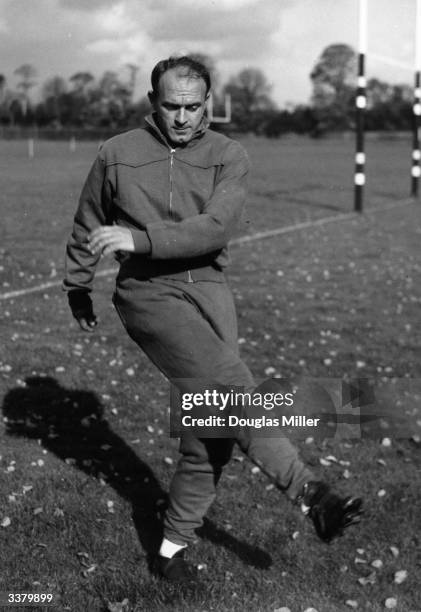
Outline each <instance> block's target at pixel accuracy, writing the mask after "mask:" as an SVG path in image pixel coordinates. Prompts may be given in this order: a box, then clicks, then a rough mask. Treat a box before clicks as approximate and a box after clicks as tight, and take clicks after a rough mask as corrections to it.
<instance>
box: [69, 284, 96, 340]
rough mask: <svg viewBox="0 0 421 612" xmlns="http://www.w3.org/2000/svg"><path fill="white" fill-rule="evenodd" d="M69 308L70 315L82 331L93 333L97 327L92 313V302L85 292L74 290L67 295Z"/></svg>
mask: <svg viewBox="0 0 421 612" xmlns="http://www.w3.org/2000/svg"><path fill="white" fill-rule="evenodd" d="M68 299H69V306H70V309H71V311H72V315H73V316H74V318H75V319H76V321H77V322H78V323H79V326H80V328H81V329H83V331H87V332H93V331H94V328H95V327H96V325H97V322H98V321H97V318H96V316H95V313H94V311H93V307H92V300H91V297H90V295H89V293H88V292H87V291H83V290H80V289H74V290H73V291H69V293H68Z"/></svg>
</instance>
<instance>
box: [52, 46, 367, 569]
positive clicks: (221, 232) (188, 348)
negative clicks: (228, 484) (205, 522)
mask: <svg viewBox="0 0 421 612" xmlns="http://www.w3.org/2000/svg"><path fill="white" fill-rule="evenodd" d="M151 80H152V91H151V92H150V93H149V99H150V102H151V104H152V107H153V111H154V112H153V114H152V116H151V117H149V118H147V121H146V125H145V127H143V128H140V129H136V130H132V131H130V132H128V133H126V134H122V135H119V136H117V137H115V138H112V139H111V140H109V141H108V142H106V143H105V144H104V146H103V147H102V149H101V151H100V152H99V154H98V157H97V159H96V161H95V163H94V165H93V167H92V169H91V171H90V173H89V176H88V178H87V181H86V183H85V186H84V188H83V191H82V195H81V198H80V203H79V208H78V210H77V213H76V216H75V222H74V228H73V233H72V236H71V238H70V240H69V243H68V246H67V259H66V279H65V281H64V288H65V290H67V291H68V297H69V303H70V307H71V309H72V312H73V315H74V317H75V318H76V319H77V321H78V322H79V325H80V327H81V328H82V329H83V330H85V331H88V332H92V331H93V329H94V327H95V325H96V317H95V315H94V312H93V309H92V302H91V299H90V296H89V293H90V291H91V289H92V281H93V277H94V272H95V267H96V265H97V262H98V260H99V258H100V256H101V254H102V255H106V254H108V253H115V254H116V256H117V258H118V260H119V261H120V270H119V273H118V276H117V281H116V291H115V294H114V304H115V307H116V309H117V311H118V313H119V316H120V318H121V320H122V322H123V325H124V327H125V328H126V330H127V332H128V334H129V335H130V336H131V338H132V339H133V340H134V341H135V342H136V343H137V344H138V345H139V347H140V348H141V349H142V350H143V351H144V352H145V353H146V354H147V355H148V357H149V358H150V359H151V361H152V362H153V363H154V364H155V365H156V366H157V367H158V368H159V369H160V370H161V371H162V372H163V373H164V374H165V376H166V377H167V378H168V379H169V380H174V379H183V380H190V381H193V382H192V384H193V387H194V384H195V383H194V381H200V380H203V379H206V380H212V381H216V382H217V384H220V385H226V386H228V387H233V386H235V387H236V388H238V387H240V388H246V389H252V388H253V387H254V382H253V377H252V375H251V374H250V372H249V370H248V368H247V367H246V365H245V364H244V363H243V361H242V360H241V359H240V357H239V355H238V346H237V345H238V343H237V326H236V314H235V307H234V304H233V300H232V295H231V292H230V290H229V288H228V286H227V284H226V281H225V277H224V268H225V267H226V265H227V263H228V255H227V244H228V241H229V239H230V237H231V236H232V234H233V232H234V230H235V227H236V225H237V222H238V220H239V218H240V216H241V212H242V208H243V203H244V199H245V195H246V177H247V173H248V169H249V162H248V159H247V155H246V153H245V151H244V149H243V148H242V147H241V146H240V145H239V144H238V143H236V142H234V141H233V140H231V139H229V138H226V137H225V136H223V135H220V134H217V133H215V132H212V131H211V130H209V129H207V125H206V120H205V118H204V113H205V107H206V101H207V99H208V97H209V91H210V78H209V74H208V71H207V70H206V68H205V67H204V66H203V65H202V64H200V63H197V62H195V61H193V60H192V59H191V58H189V57H181V58H170V59H169V60H163V61H161V62H159V63H158V64H157V66H155V68H154V70H153V72H152V77H151ZM236 437H237V439H236V440H234V439H233V438H216V439H215V438H199V437H196V436H194V435H193V434H191V433H186V434H184V433H183V435H182V437H181V442H180V452H181V459H180V461H179V463H178V466H177V469H176V472H175V475H174V477H173V480H172V483H171V486H170V492H169V505H168V508H167V510H166V514H165V517H164V539H163V542H162V545H161V548H160V550H159V553H158V555H157V569H158V571H159V572H160V573H161V574H162V575H163V576H165V577H166V578H168V579H170V580H185V579H187V578H188V577H189V576H190V569H189V566H188V564H187V563H186V561H184V558H183V554H184V548H185V547H186V546H187V544H188V543H189V542H191V541H192V539H193V537H194V530H195V529H196V528H197V527H199V526H200V525H201V524H202V519H203V517H204V515H205V513H206V511H207V510H208V508H209V506H210V504H211V503H212V501H213V499H214V497H215V487H216V484H217V482H218V480H219V477H220V475H221V472H222V468H223V466H224V465H225V464H226V463H227V462H228V460H229V458H230V455H231V451H232V448H233V444H234V442H235V441H237V442H238V443H239V445H240V447H241V448H242V450H243V451H244V452H245V453H246V454H247V455H248V456H249V457H250V459H251V460H252V461H253V462H255V463H256V464H257V465H258V466H260V468H261V469H262V470H263V471H264V472H265V473H266V474H267V475H268V476H269V477H270V478H272V479H273V480H274V481H275V483H276V484H277V486H278V487H279V488H280V489H281V490H283V491H285V492H286V494H287V495H288V496H289V497H290V499H291V500H293V501H295V502H297V503H300V504H301V505H302V508H303V510H304V511H305V512H307V513H309V515H310V516H311V518H312V519H313V522H314V524H315V527H316V530H317V533H318V534H319V536H320V537H321V538H322V539H324V540H326V541H330V540H331V539H332V538H333V537H335V536H337V535H340V534H341V533H342V531H343V529H344V527H346V526H348V525H349V524H351V523H353V522H357V521H358V520H359V516H360V513H361V500H359V499H353V498H346V499H341V498H340V497H338V496H337V495H335V494H334V493H332V492H331V491H330V490H329V488H328V486H327V485H325V484H324V483H320V482H317V481H316V480H315V478H314V476H313V474H312V473H311V472H310V471H309V470H308V469H307V468H306V467H305V466H304V465H303V463H302V462H301V460H300V459H299V457H298V454H297V451H296V450H295V448H294V447H293V446H292V445H291V443H290V442H289V441H288V440H287V439H286V438H284V437H279V438H261V437H255V436H252V435H250V432H249V431H248V430H247V428H242V429H241V430H240V431H239V433H238V435H237V434H236Z"/></svg>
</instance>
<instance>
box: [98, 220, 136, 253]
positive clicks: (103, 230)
mask: <svg viewBox="0 0 421 612" xmlns="http://www.w3.org/2000/svg"><path fill="white" fill-rule="evenodd" d="M88 248H89V250H90V251H91V253H102V255H108V254H109V253H113V252H115V251H129V252H130V253H133V252H134V250H135V246H134V242H133V236H132V233H131V231H130V230H129V229H128V228H127V227H121V226H120V225H102V226H101V227H97V228H96V229H95V230H94V231H93V232H91V233H90V234H89V236H88Z"/></svg>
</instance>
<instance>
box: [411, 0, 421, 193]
mask: <svg viewBox="0 0 421 612" xmlns="http://www.w3.org/2000/svg"><path fill="white" fill-rule="evenodd" d="M420 28H421V0H417V14H416V19H415V87H414V106H413V108H412V110H413V119H412V125H413V135H412V168H411V195H412V197H414V198H416V197H418V191H419V179H420V176H421V167H420V159H421V152H420V138H419V130H420V115H421V35H420V33H419V29H420Z"/></svg>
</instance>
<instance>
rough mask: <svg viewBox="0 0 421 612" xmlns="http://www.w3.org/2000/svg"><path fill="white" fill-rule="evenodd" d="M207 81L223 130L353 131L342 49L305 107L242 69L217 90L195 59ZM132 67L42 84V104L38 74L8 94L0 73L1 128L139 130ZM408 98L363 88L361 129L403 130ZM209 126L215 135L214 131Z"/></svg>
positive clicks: (352, 59)
mask: <svg viewBox="0 0 421 612" xmlns="http://www.w3.org/2000/svg"><path fill="white" fill-rule="evenodd" d="M194 57H195V58H196V59H198V60H199V61H202V62H203V63H204V64H205V65H206V66H207V67H208V69H209V71H210V73H211V77H212V83H213V92H214V108H215V113H216V114H219V113H220V112H221V110H220V109H221V108H222V101H223V99H224V96H225V94H229V95H230V96H231V103H232V121H231V123H230V124H229V126H228V128H225V129H229V130H230V131H235V132H239V133H246V132H249V133H250V132H251V133H255V134H258V135H264V136H268V137H279V136H281V135H282V134H286V133H290V132H294V133H299V134H310V135H312V136H319V135H322V134H324V133H327V132H332V131H344V130H351V129H353V128H354V122H355V95H356V90H355V82H356V74H357V54H356V52H355V51H354V49H353V48H352V47H350V46H348V45H345V44H334V45H329V46H328V47H326V49H324V50H323V52H322V53H321V55H320V57H319V58H318V59H317V60H316V62H315V64H314V67H313V69H312V71H311V72H310V74H309V78H310V79H311V84H312V96H311V100H310V103H309V104H301V105H296V106H293V107H290V108H287V109H279V108H278V107H277V105H276V104H275V102H274V101H273V99H272V98H271V90H272V87H271V85H270V81H269V80H268V78H267V76H266V75H265V74H264V72H263V71H262V70H260V69H258V68H245V69H244V70H241V71H240V72H239V73H238V74H236V75H234V76H232V77H231V78H230V79H229V80H228V82H227V83H223V84H221V83H220V78H219V75H218V71H217V67H216V65H215V62H214V60H213V59H212V58H211V57H209V56H207V55H203V54H194ZM138 70H139V67H138V66H136V65H134V64H126V65H125V66H124V69H123V70H122V71H121V72H120V73H117V72H115V71H110V70H107V71H105V72H104V73H103V74H102V75H101V76H100V77H99V78H95V77H94V76H93V75H92V74H91V73H90V72H86V71H85V72H84V71H81V72H77V73H75V74H73V75H72V76H71V77H70V78H69V79H68V80H66V79H64V78H63V77H61V76H54V77H52V78H49V79H48V80H47V81H45V82H44V83H43V85H42V88H41V98H40V100H39V101H38V102H37V103H33V102H32V100H31V92H32V90H33V88H34V87H35V85H37V84H38V82H37V78H38V75H37V71H36V69H35V68H34V66H32V65H31V64H24V65H22V66H20V67H18V68H17V69H16V70H15V72H14V74H15V77H16V84H15V87H14V88H10V87H9V86H8V83H7V81H6V78H5V76H4V75H1V74H0V125H3V126H38V127H50V128H55V129H56V130H58V131H59V130H60V129H63V128H79V129H87V128H108V129H113V130H116V131H118V130H124V129H128V128H131V127H135V126H138V125H139V124H140V123H141V122H142V120H143V118H144V117H145V115H147V114H148V113H149V112H150V104H149V101H148V99H147V97H146V96H144V97H142V98H140V99H138V100H136V99H135V88H136V78H137V73H138ZM412 104H413V91H412V89H411V88H410V87H409V86H408V85H391V84H389V83H387V82H384V81H381V80H379V79H377V78H371V79H369V80H368V82H367V108H366V112H365V125H366V129H367V130H409V129H410V128H411V124H412V120H413V114H412ZM215 127H217V128H219V129H224V128H221V127H220V126H219V125H218V124H216V125H215Z"/></svg>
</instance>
